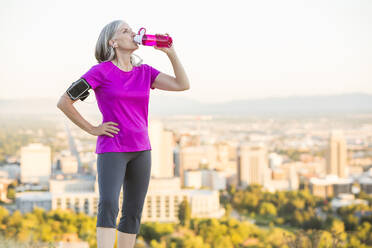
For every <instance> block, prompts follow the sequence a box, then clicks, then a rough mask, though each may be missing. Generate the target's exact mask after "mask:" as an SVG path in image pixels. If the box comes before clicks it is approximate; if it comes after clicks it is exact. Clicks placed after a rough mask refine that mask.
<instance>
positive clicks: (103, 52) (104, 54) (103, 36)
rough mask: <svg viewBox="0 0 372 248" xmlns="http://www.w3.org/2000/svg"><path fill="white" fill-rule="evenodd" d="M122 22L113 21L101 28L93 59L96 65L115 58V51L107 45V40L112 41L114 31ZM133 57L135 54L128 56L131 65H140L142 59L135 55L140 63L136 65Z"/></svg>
mask: <svg viewBox="0 0 372 248" xmlns="http://www.w3.org/2000/svg"><path fill="white" fill-rule="evenodd" d="M123 22H124V21H122V20H115V21H112V22H110V23H109V24H107V25H106V26H104V27H103V29H102V31H101V33H100V35H99V37H98V40H97V43H96V52H95V57H96V59H97V61H98V63H101V62H105V61H110V60H113V59H115V58H116V54H115V50H114V48H113V47H112V46H110V45H109V40H111V39H112V37H113V36H114V34H115V33H116V31H117V30H118V28H119V26H120V25H121V24H122V23H123ZM133 55H135V54H132V55H131V56H130V62H131V63H132V65H133V66H139V65H141V64H142V59H141V58H140V57H139V56H138V55H135V56H137V57H139V58H140V61H139V62H138V63H136V62H135V59H134V57H133Z"/></svg>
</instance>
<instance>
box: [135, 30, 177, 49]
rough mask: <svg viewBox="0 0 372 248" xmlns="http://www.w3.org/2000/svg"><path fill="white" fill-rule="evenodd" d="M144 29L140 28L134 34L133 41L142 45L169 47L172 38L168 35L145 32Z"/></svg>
mask: <svg viewBox="0 0 372 248" xmlns="http://www.w3.org/2000/svg"><path fill="white" fill-rule="evenodd" d="M145 33H146V29H145V28H140V30H139V31H138V33H137V34H136V35H135V36H134V42H136V43H138V44H140V45H144V46H157V47H171V46H172V42H173V40H172V38H171V37H170V36H168V35H161V34H156V35H152V34H145Z"/></svg>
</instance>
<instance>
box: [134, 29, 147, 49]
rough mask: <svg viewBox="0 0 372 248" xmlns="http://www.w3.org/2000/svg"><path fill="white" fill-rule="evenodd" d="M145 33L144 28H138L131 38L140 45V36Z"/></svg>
mask: <svg viewBox="0 0 372 248" xmlns="http://www.w3.org/2000/svg"><path fill="white" fill-rule="evenodd" d="M145 33H146V29H145V28H140V30H138V33H137V34H136V35H135V36H134V38H133V40H134V42H136V43H138V44H140V45H142V38H143V35H144V34H145Z"/></svg>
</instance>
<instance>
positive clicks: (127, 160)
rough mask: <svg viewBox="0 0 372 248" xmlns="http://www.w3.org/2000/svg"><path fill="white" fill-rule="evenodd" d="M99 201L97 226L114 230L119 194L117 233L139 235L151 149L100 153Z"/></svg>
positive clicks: (148, 179) (98, 170) (148, 178)
mask: <svg viewBox="0 0 372 248" xmlns="http://www.w3.org/2000/svg"><path fill="white" fill-rule="evenodd" d="M97 174H98V187H99V202H98V215H97V224H96V227H112V228H116V219H117V216H118V212H119V194H120V189H121V187H122V186H123V206H122V212H121V213H122V214H121V218H120V222H119V225H118V227H117V230H118V231H121V232H125V233H136V234H138V233H139V229H140V222H141V216H142V209H143V204H144V201H145V197H146V194H147V189H148V185H149V181H150V174H151V150H144V151H137V152H106V153H99V154H98V158H97Z"/></svg>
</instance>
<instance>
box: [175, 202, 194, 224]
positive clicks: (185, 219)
mask: <svg viewBox="0 0 372 248" xmlns="http://www.w3.org/2000/svg"><path fill="white" fill-rule="evenodd" d="M178 219H179V221H180V223H181V225H183V226H185V227H189V226H190V219H191V208H190V205H189V203H188V201H187V200H186V199H184V200H183V201H182V202H181V203H180V207H179V212H178Z"/></svg>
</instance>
